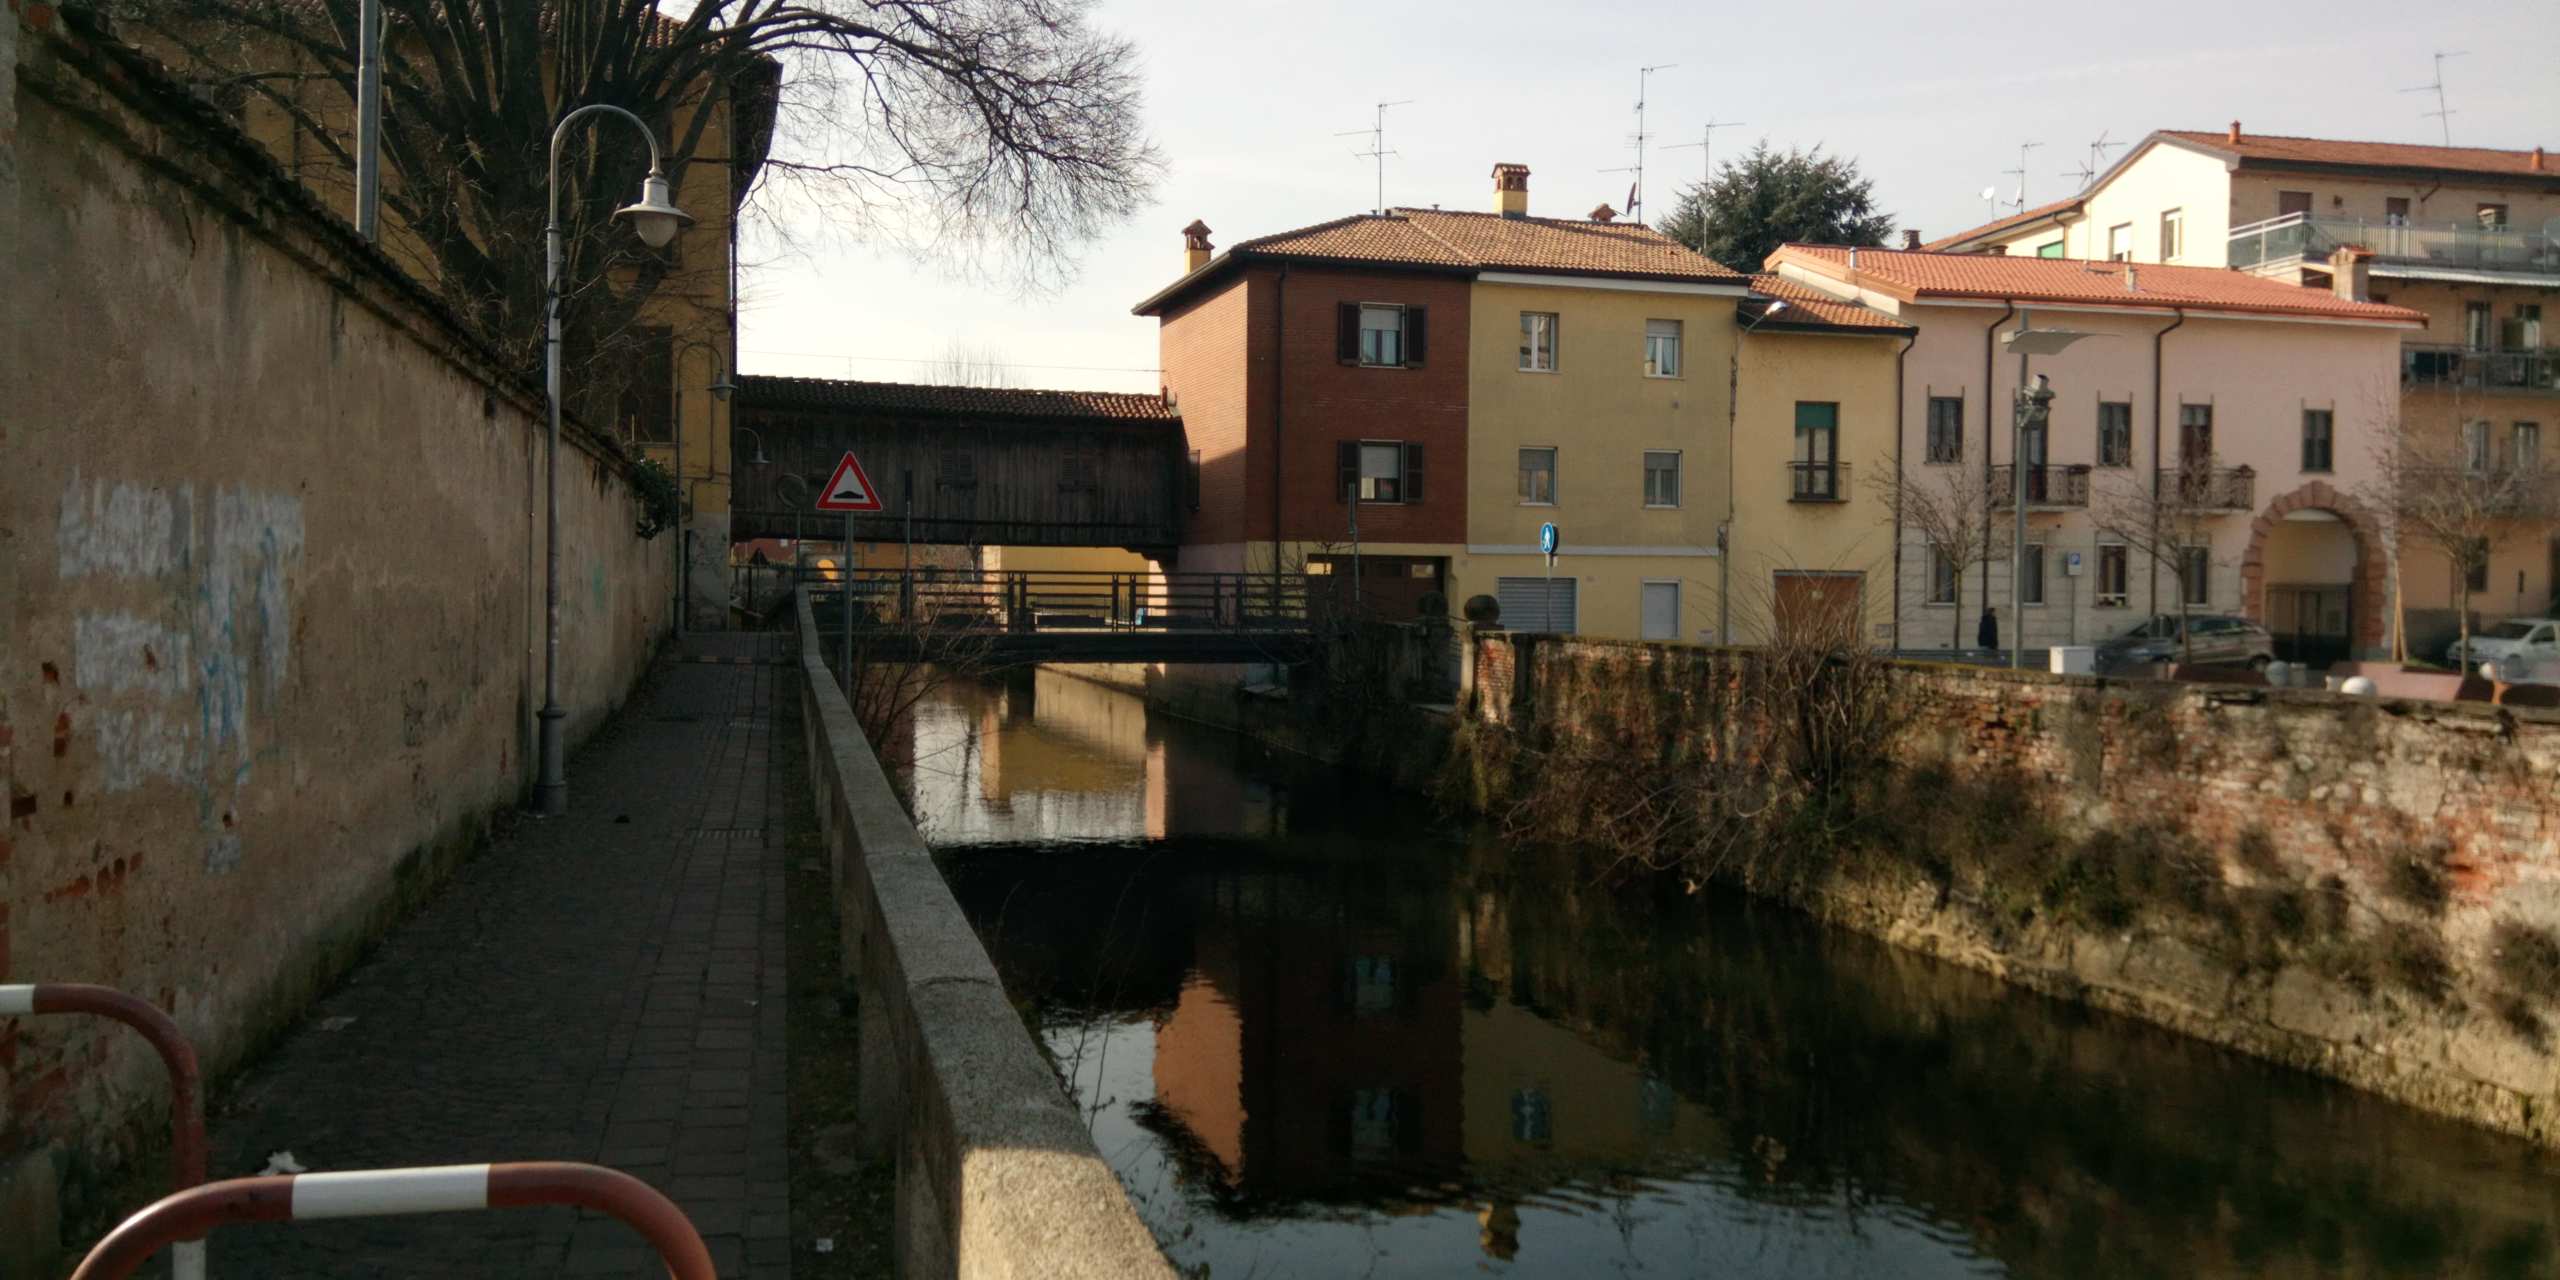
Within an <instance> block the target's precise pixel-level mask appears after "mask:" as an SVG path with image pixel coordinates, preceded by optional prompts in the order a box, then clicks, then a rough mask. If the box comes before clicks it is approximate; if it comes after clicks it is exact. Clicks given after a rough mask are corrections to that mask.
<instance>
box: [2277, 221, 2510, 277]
mask: <svg viewBox="0 0 2560 1280" xmlns="http://www.w3.org/2000/svg"><path fill="white" fill-rule="evenodd" d="M2347 245H2360V246H2362V247H2364V248H2367V249H2371V250H2372V251H2373V254H2374V257H2375V258H2377V259H2380V260H2382V261H2386V262H2407V263H2420V264H2424V265H2428V266H2439V267H2461V268H2469V269H2478V270H2492V271H2526V272H2534V271H2543V272H2552V273H2555V274H2560V239H2555V238H2553V236H2552V235H2551V234H2549V229H2548V228H2545V229H2544V230H2540V231H2533V230H2526V229H2524V228H2521V227H2484V226H2480V225H2478V224H2477V223H2466V222H2447V223H2433V224H2424V225H2422V224H2419V223H2414V222H2390V221H2382V222H2375V221H2369V220H2367V219H2363V218H2324V217H2319V216H2316V215H2313V214H2308V213H2288V214H2285V215H2283V216H2281V217H2275V218H2269V219H2267V220H2265V221H2263V222H2252V223H2250V224H2249V225H2247V226H2245V227H2235V228H2233V229H2232V231H2231V265H2232V266H2233V267H2235V268H2237V269H2239V270H2242V271H2250V270H2255V269H2257V268H2259V267H2266V266H2273V265H2276V264H2278V263H2284V262H2291V261H2294V260H2296V259H2301V258H2311V259H2326V258H2327V257H2328V256H2329V255H2330V253H2331V252H2333V251H2335V250H2337V249H2339V248H2341V247H2344V246H2347Z"/></svg>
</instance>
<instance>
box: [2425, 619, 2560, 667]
mask: <svg viewBox="0 0 2560 1280" xmlns="http://www.w3.org/2000/svg"><path fill="white" fill-rule="evenodd" d="M2501 658H2514V659H2517V660H2518V661H2520V662H2522V663H2523V664H2524V665H2525V666H2527V667H2531V668H2539V667H2541V666H2542V665H2544V664H2546V663H2549V662H2551V661H2552V660H2554V659H2560V620H2555V619H2551V618H2509V619H2507V620H2506V621H2504V622H2501V623H2497V624H2496V625H2494V626H2490V627H2486V628H2483V629H2481V630H2479V631H2474V632H2472V633H2471V650H2470V652H2469V653H2465V652H2463V648H2462V640H2461V638H2460V637H2456V638H2455V639H2454V642H2453V643H2452V644H2449V645H2446V646H2445V647H2444V663H2445V665H2446V666H2448V667H2452V668H2454V669H2455V670H2457V671H2460V670H2467V669H2469V668H2472V667H2477V666H2479V665H2480V664H2481V663H2483V662H2495V661H2497V660H2499V659H2501Z"/></svg>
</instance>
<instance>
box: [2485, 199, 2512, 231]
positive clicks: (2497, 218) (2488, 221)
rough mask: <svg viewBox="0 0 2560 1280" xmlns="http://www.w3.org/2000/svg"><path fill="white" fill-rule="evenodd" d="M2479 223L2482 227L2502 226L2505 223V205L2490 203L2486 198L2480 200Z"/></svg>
mask: <svg viewBox="0 0 2560 1280" xmlns="http://www.w3.org/2000/svg"><path fill="white" fill-rule="evenodd" d="M2480 225H2481V226H2484V227H2503V226H2505V225H2507V207H2506V206H2505V205H2502V204H2491V203H2489V202H2488V201H2486V200H2483V201H2481V202H2480Z"/></svg>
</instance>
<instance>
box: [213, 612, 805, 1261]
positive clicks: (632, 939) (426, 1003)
mask: <svg viewBox="0 0 2560 1280" xmlns="http://www.w3.org/2000/svg"><path fill="white" fill-rule="evenodd" d="M779 643H780V642H779V638H778V637H777V638H766V637H757V636H720V635H713V636H703V637H697V638H695V639H694V640H693V641H692V642H691V643H690V645H689V647H688V648H689V652H690V653H691V654H693V655H696V657H695V659H694V660H692V661H685V662H677V663H671V664H666V665H663V666H662V667H661V668H660V669H659V670H658V671H657V672H656V674H655V675H654V676H653V677H652V678H651V679H650V680H649V681H648V682H647V683H646V685H645V686H644V687H643V689H642V691H641V692H640V694H639V695H638V696H637V697H635V698H634V699H633V701H632V702H631V703H630V704H629V705H628V706H626V707H624V708H623V710H622V711H621V712H620V713H619V714H618V715H616V716H615V717H614V719H613V720H612V721H611V723H609V724H608V725H607V726H605V727H604V729H602V730H601V731H600V732H599V733H598V734H597V735H596V737H595V738H594V739H593V740H592V741H591V742H590V743H589V744H588V745H587V746H586V747H585V748H584V749H583V750H581V751H580V752H579V753H578V754H577V755H575V756H574V757H572V758H571V760H570V762H569V796H570V812H569V814H568V816H566V817H563V818H556V819H550V820H546V821H533V820H525V821H521V822H519V823H517V824H516V825H515V827H514V829H513V830H512V831H511V832H509V833H508V834H506V835H505V836H503V837H501V838H499V839H497V840H496V841H495V842H493V844H492V845H491V847H490V848H488V849H487V850H486V851H484V852H482V853H481V854H480V855H479V856H478V857H477V858H474V859H472V860H471V861H470V862H468V863H466V864H465V865H463V866H462V867H461V868H459V869H458V870H457V871H456V873H455V874H454V875H453V877H452V879H451V880H450V881H449V882H448V883H447V884H446V885H445V886H444V887H443V888H442V889H441V890H439V891H438V892H437V893H436V895H435V896H434V897H433V898H432V899H431V900H430V901H429V902H428V903H427V904H426V906H425V907H424V908H422V909H421V910H420V911H419V912H418V913H417V914H416V915H414V916H413V917H411V918H410V919H409V920H408V921H407V922H406V923H404V924H402V925H401V926H400V927H399V928H397V929H395V930H394V931H393V932H392V933H391V934H390V935H389V936H387V937H386V938H385V939H384V940H383V942H382V945H381V946H380V947H379V948H378V949H377V950H376V951H375V953H374V954H373V955H372V956H371V957H369V958H368V959H367V960H366V961H365V962H364V963H363V964H362V965H361V966H359V967H358V968H357V969H356V970H355V971H354V972H353V973H352V974H350V975H349V976H348V978H347V980H346V981H345V982H344V983H343V984H341V985H340V986H339V988H338V989H337V990H335V991H333V992H331V993H330V994H329V995H328V996H327V997H326V998H324V999H323V1000H321V1001H320V1002H319V1004H318V1005H317V1006H316V1007H315V1008H314V1009H313V1010H312V1011H311V1013H310V1015H309V1017H307V1018H306V1019H305V1020H304V1021H303V1023H302V1024H301V1025H300V1026H299V1027H298V1028H296V1029H295V1030H294V1031H293V1032H292V1033H290V1034H289V1035H288V1036H286V1037H285V1038H284V1039H283V1040H282V1041H281V1042H280V1043H279V1044H278V1045H277V1046H276V1047H275V1048H274V1049H273V1050H272V1051H271V1052H270V1053H269V1054H267V1055H266V1057H264V1058H263V1059H262V1060H261V1061H260V1062H259V1063H258V1064H257V1065H255V1066H254V1067H252V1068H251V1069H250V1070H249V1071H248V1072H247V1073H246V1074H245V1075H244V1076H243V1078H242V1079H241V1080H240V1081H239V1083H238V1084H237V1086H236V1087H235V1088H233V1089H232V1090H231V1091H230V1093H228V1094H227V1095H226V1096H225V1097H224V1098H222V1099H220V1100H219V1101H220V1109H219V1110H218V1111H217V1113H216V1114H215V1115H214V1116H213V1117H212V1128H213V1142H214V1162H215V1163H214V1176H216V1177H228V1176H237V1175H241V1174H248V1173H256V1172H259V1171H261V1169H263V1168H264V1167H265V1166H266V1165H267V1163H268V1162H269V1160H270V1158H271V1157H272V1156H273V1155H274V1154H275V1153H278V1152H290V1153H291V1154H292V1157H293V1159H294V1160H295V1161H297V1162H298V1163H300V1164H301V1165H303V1166H305V1167H308V1168H310V1169H313V1170H327V1169H356V1168H373V1167H382V1166H391V1165H427V1164H457V1163H474V1162H479V1161H485V1160H537V1159H568V1160H587V1161H593V1162H595V1163H598V1164H604V1165H610V1166H612V1167H615V1168H619V1169H623V1170H626V1171H628V1172H630V1173H633V1174H635V1175H637V1176H639V1177H641V1178H644V1179H646V1180H647V1181H649V1182H650V1183H651V1184H653V1185H655V1186H656V1187H658V1188H659V1189H660V1190H662V1191H665V1192H666V1193H668V1194H669V1195H670V1196H672V1197H673V1198H674V1199H675V1201H676V1203H677V1204H678V1205H680V1206H681V1207H682V1208H683V1209H684V1210H685V1212H686V1213H687V1214H688V1215H690V1216H691V1217H692V1219H693V1221H694V1224H695V1226H696V1227H697V1228H698V1229H699V1230H700V1231H701V1232H702V1234H703V1237H704V1239H705V1240H706V1241H707V1242H708V1243H709V1244H710V1246H711V1253H712V1257H713V1259H714V1260H715V1261H717V1262H718V1263H719V1266H720V1273H721V1274H722V1275H723V1276H751V1277H756V1278H757V1280H764V1278H766V1277H782V1276H787V1275H789V1274H790V1259H789V1248H790V1239H789V1221H790V1219H789V1213H790V1206H789V1188H788V1185H787V1181H786V1158H785V1157H786V1138H787V1127H786V1125H787V1117H786V1114H785V1105H784V1102H785V1087H786V1076H785V1071H784V1058H783V1042H784V1014H785V1010H786V1001H785V985H784V973H783V880H784V876H783V858H784V852H783V850H782V848H781V841H780V835H779V828H780V824H779V823H778V822H776V821H775V820H774V816H775V815H776V813H777V812H778V811H779V810H780V807H781V806H784V805H788V804H792V803H805V802H806V801H805V799H800V798H794V797H790V796H784V795H777V794H774V787H775V782H776V775H775V771H774V761H773V741H772V737H773V729H774V708H775V699H776V698H777V697H781V696H788V694H789V692H790V690H791V688H792V686H791V684H790V683H789V678H790V677H791V676H793V675H794V674H795V671H794V669H793V668H790V667H786V666H782V665H779V662H780V659H781V658H782V653H781V651H780V649H779ZM702 656H710V657H712V658H714V659H715V660H713V661H703V660H701V658H702ZM210 1253H211V1257H210V1261H211V1264H212V1265H211V1267H210V1270H211V1272H212V1274H214V1275H217V1276H260V1277H291V1276H510V1277H515V1276H553V1275H581V1276H583V1275H633V1276H637V1275H659V1276H663V1275H664V1274H665V1272H664V1271H663V1270H662V1269H660V1268H659V1267H658V1266H657V1264H656V1262H655V1255H654V1254H652V1253H651V1252H650V1251H649V1250H648V1249H647V1248H646V1246H644V1245H642V1244H641V1243H640V1242H639V1240H638V1238H637V1237H636V1236H633V1235H631V1234H630V1233H629V1232H628V1231H627V1230H625V1229H624V1228H623V1227H622V1225H621V1224H620V1223H618V1222H615V1221H613V1220H611V1219H608V1218H603V1217H597V1216H593V1215H584V1214H580V1213H577V1212H574V1211H570V1210H561V1209H538V1210H523V1209H519V1210H504V1211H494V1212H489V1213H478V1214H451V1215H439V1216H435V1217H422V1218H377V1219H359V1220H345V1221H334V1222H317V1223H304V1224H299V1225H292V1226H258V1227H234V1228H226V1229H225V1230H223V1231H221V1232H218V1233H216V1234H215V1235H214V1237H213V1243H212V1248H211V1251H210Z"/></svg>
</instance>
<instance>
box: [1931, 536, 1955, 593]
mask: <svg viewBox="0 0 2560 1280" xmlns="http://www.w3.org/2000/svg"><path fill="white" fill-rule="evenodd" d="M1955 602H1956V558H1955V557H1954V556H1951V555H1948V554H1947V549H1946V548H1945V547H1937V546H1933V547H1931V548H1929V603H1931V604H1942V605H1951V604H1954V603H1955Z"/></svg>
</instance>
